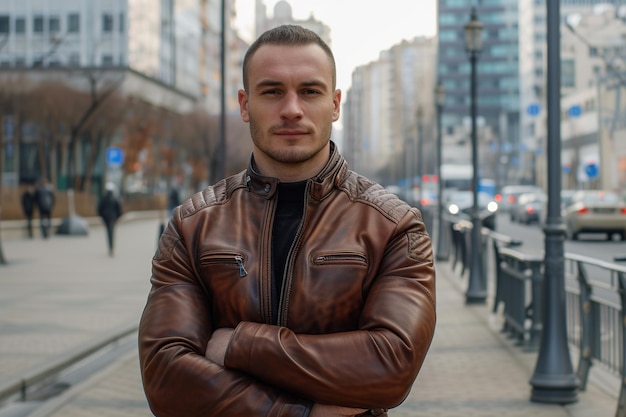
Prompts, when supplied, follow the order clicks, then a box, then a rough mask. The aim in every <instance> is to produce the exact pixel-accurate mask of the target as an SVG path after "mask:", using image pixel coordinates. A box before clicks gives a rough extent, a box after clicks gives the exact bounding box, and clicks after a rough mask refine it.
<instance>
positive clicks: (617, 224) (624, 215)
mask: <svg viewBox="0 0 626 417" xmlns="http://www.w3.org/2000/svg"><path fill="white" fill-rule="evenodd" d="M563 222H564V223H565V227H566V233H567V238H568V239H571V240H576V239H578V236H579V234H580V233H606V234H607V240H611V239H612V238H613V234H614V233H618V234H619V235H620V237H621V238H622V240H626V202H624V200H622V199H621V198H620V197H619V196H618V195H617V194H616V193H614V192H612V191H604V190H581V191H577V192H575V193H574V195H573V196H572V200H571V201H570V204H569V205H568V206H567V207H565V208H564V209H563Z"/></svg>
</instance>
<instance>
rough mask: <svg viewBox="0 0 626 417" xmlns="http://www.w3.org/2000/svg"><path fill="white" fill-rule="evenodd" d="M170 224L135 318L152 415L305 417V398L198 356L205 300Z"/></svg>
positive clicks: (205, 337)
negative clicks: (149, 283) (142, 303)
mask: <svg viewBox="0 0 626 417" xmlns="http://www.w3.org/2000/svg"><path fill="white" fill-rule="evenodd" d="M176 212H178V210H176ZM177 217H178V219H177V220H178V221H179V220H180V219H179V217H180V216H179V215H178V214H175V218H177ZM177 224H178V222H177V221H176V220H173V221H170V222H168V226H167V228H166V230H165V231H164V233H163V234H162V236H161V238H160V240H159V246H158V249H157V252H156V254H155V256H154V259H153V261H152V278H151V283H152V289H151V291H150V294H149V296H148V300H147V303H146V306H145V308H144V312H143V314H142V317H141V320H140V326H139V357H140V365H141V375H142V379H143V385H144V390H145V393H146V397H147V399H148V403H149V404H150V408H151V410H152V411H153V413H154V414H155V415H156V416H158V417H180V416H185V417H196V416H197V417H200V416H201V417H212V416H219V417H241V416H250V417H257V416H258V417H307V416H308V414H309V412H310V408H311V405H312V404H311V403H310V402H309V401H307V400H303V399H302V398H298V397H296V396H294V395H290V394H288V393H286V392H283V391H282V390H280V389H277V388H275V387H270V386H269V385H266V384H264V383H261V382H260V381H259V380H256V379H254V378H253V377H250V376H247V375H245V374H243V373H240V372H237V371H235V370H229V369H225V368H224V367H221V366H219V365H217V364H215V363H213V362H211V361H209V360H208V359H206V358H205V357H204V353H205V349H206V346H207V343H208V341H209V339H210V336H211V333H212V328H211V308H210V300H208V299H207V295H206V293H205V292H204V291H203V289H202V288H201V286H200V284H199V283H198V280H197V279H196V278H195V274H194V268H193V266H192V265H191V262H190V258H189V257H188V256H187V253H186V249H185V246H184V245H183V243H182V242H181V240H180V238H179V233H178V231H177Z"/></svg>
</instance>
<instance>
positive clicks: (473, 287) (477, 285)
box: [465, 51, 487, 304]
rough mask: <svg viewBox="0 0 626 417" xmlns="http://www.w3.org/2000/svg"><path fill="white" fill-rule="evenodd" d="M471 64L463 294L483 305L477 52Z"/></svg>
mask: <svg viewBox="0 0 626 417" xmlns="http://www.w3.org/2000/svg"><path fill="white" fill-rule="evenodd" d="M469 54H470V63H471V65H470V66H471V81H470V88H471V106H470V107H471V109H470V112H471V119H472V171H473V173H472V195H473V200H474V201H473V203H472V231H471V242H472V248H471V253H470V255H471V256H470V269H469V274H470V275H469V284H468V286H467V291H466V292H465V303H466V304H484V303H486V301H487V289H486V286H487V285H486V282H485V276H484V274H483V260H482V253H481V252H482V250H481V248H482V243H481V236H480V235H481V229H482V226H481V220H480V212H479V208H478V131H477V127H476V119H477V118H478V109H477V105H476V89H477V88H476V87H477V85H478V79H477V75H476V61H477V60H478V52H477V51H470V52H469Z"/></svg>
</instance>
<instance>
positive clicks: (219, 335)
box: [204, 327, 235, 366]
mask: <svg viewBox="0 0 626 417" xmlns="http://www.w3.org/2000/svg"><path fill="white" fill-rule="evenodd" d="M234 331H235V329H230V328H226V327H225V328H222V329H217V330H215V331H214V332H213V335H212V336H211V340H209V343H208V344H207V346H206V352H205V353H204V356H205V357H206V358H207V359H209V360H211V361H213V362H215V363H216V364H218V365H220V366H224V358H225V357H226V349H228V342H230V338H231V336H232V335H233V332H234Z"/></svg>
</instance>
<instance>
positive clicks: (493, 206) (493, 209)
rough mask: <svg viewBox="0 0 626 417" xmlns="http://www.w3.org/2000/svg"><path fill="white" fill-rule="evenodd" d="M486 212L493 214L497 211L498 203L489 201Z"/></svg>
mask: <svg viewBox="0 0 626 417" xmlns="http://www.w3.org/2000/svg"><path fill="white" fill-rule="evenodd" d="M487 210H488V211H489V212H490V213H495V212H496V211H497V210H498V203H496V202H495V201H490V202H489V204H487Z"/></svg>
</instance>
